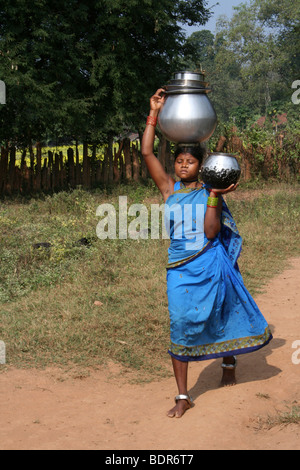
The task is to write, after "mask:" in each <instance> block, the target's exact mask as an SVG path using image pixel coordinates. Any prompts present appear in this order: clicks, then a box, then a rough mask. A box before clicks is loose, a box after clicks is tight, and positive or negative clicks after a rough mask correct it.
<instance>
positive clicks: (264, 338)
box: [168, 327, 273, 362]
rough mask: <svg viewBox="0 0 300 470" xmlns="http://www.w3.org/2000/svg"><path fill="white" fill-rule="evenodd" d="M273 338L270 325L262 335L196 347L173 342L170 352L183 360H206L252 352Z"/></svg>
mask: <svg viewBox="0 0 300 470" xmlns="http://www.w3.org/2000/svg"><path fill="white" fill-rule="evenodd" d="M272 339H273V336H272V333H271V331H270V329H269V327H267V328H266V330H265V332H264V334H262V335H259V336H253V337H246V338H240V339H233V340H228V341H223V342H222V343H213V344H208V345H203V346H194V347H186V346H179V345H175V344H174V343H171V346H170V349H169V350H168V353H169V354H170V356H172V357H174V358H175V359H177V360H179V361H181V362H190V361H206V360H210V359H217V358H220V357H228V356H237V355H239V354H247V353H251V352H254V351H257V350H259V349H261V348H263V347H264V346H267V344H269V343H270V341H271V340H272Z"/></svg>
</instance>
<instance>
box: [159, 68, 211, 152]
mask: <svg viewBox="0 0 300 470" xmlns="http://www.w3.org/2000/svg"><path fill="white" fill-rule="evenodd" d="M165 89H166V100H165V103H164V105H163V108H162V109H161V111H160V113H159V116H158V124H159V127H160V129H161V132H162V134H163V135H164V136H165V137H166V139H168V140H170V141H171V142H176V143H180V144H191V143H197V142H198V143H200V142H204V141H206V140H208V139H209V138H210V137H211V136H212V134H213V133H214V131H215V128H216V125H217V115H216V112H215V109H214V107H213V105H212V103H211V101H210V99H209V98H208V96H207V93H208V92H209V91H211V90H210V89H209V88H208V83H207V82H205V81H204V73H203V72H199V73H198V72H188V71H185V72H177V73H175V75H174V79H173V80H170V83H169V84H168V85H167V86H166V87H165Z"/></svg>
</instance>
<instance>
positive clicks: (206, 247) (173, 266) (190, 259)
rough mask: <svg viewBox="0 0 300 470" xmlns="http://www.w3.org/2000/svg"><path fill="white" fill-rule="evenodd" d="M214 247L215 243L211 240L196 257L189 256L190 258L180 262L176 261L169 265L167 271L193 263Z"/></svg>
mask: <svg viewBox="0 0 300 470" xmlns="http://www.w3.org/2000/svg"><path fill="white" fill-rule="evenodd" d="M212 246H213V242H212V241H211V240H210V241H208V242H207V243H206V245H204V247H203V248H202V250H201V251H198V253H196V254H195V255H192V256H189V257H188V258H184V259H182V260H180V261H175V262H174V263H169V264H168V265H167V269H174V268H178V266H184V265H185V264H187V263H190V262H191V261H194V259H196V258H198V257H199V256H201V255H202V254H204V253H205V252H206V251H207V250H209V249H210V248H211V247H212Z"/></svg>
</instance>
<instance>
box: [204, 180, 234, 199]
mask: <svg viewBox="0 0 300 470" xmlns="http://www.w3.org/2000/svg"><path fill="white" fill-rule="evenodd" d="M238 185H239V183H237V184H232V185H231V186H229V187H228V188H226V189H213V188H212V189H210V190H209V191H210V192H211V193H214V194H215V195H216V196H218V195H219V194H227V193H231V192H232V191H235V190H236V188H237V187H238Z"/></svg>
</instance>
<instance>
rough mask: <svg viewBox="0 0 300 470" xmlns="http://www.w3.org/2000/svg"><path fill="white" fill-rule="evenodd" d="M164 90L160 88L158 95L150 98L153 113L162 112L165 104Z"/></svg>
mask: <svg viewBox="0 0 300 470" xmlns="http://www.w3.org/2000/svg"><path fill="white" fill-rule="evenodd" d="M162 93H165V89H164V88H159V89H158V90H157V91H156V93H155V94H154V95H153V96H152V97H151V98H150V108H151V110H152V111H158V112H159V111H160V110H161V108H162V107H163V104H164V102H165V95H164V94H163V95H162Z"/></svg>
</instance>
